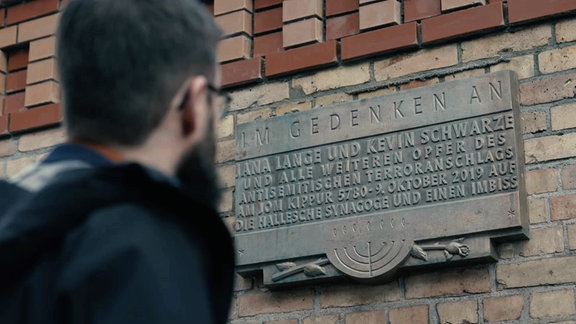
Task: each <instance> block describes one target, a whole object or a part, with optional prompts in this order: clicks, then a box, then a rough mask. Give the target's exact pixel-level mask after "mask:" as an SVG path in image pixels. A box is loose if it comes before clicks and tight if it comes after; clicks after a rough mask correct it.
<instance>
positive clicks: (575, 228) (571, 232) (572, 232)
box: [566, 224, 576, 250]
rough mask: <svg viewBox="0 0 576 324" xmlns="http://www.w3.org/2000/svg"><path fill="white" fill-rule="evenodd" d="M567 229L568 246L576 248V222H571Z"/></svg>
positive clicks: (571, 248) (572, 248)
mask: <svg viewBox="0 0 576 324" xmlns="http://www.w3.org/2000/svg"><path fill="white" fill-rule="evenodd" d="M566 229H567V232H568V248H569V249H570V250H576V224H569V225H567V226H566Z"/></svg>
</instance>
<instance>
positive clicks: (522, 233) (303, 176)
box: [234, 71, 527, 286]
mask: <svg viewBox="0 0 576 324" xmlns="http://www.w3.org/2000/svg"><path fill="white" fill-rule="evenodd" d="M516 87H517V86H516V79H515V75H514V74H513V73H512V72H508V71H505V72H498V73H494V74H489V75H486V76H484V77H480V78H475V79H469V80H464V81H455V82H450V83H444V84H439V85H436V86H432V87H427V88H422V89H415V90H410V91H406V92H400V93H397V94H394V95H389V96H383V97H379V98H373V99H370V100H364V101H358V102H354V103H351V104H347V105H339V106H333V107H328V108H322V109H318V110H317V111H314V110H312V111H308V112H302V113H294V114H290V115H286V116H282V117H278V118H272V119H269V120H264V121H257V122H252V123H249V124H243V125H239V126H238V129H237V132H236V134H237V163H236V177H237V179H236V191H235V213H236V221H235V224H234V230H235V232H236V233H235V239H236V245H237V248H238V261H239V271H240V272H241V273H242V271H248V270H250V271H254V270H255V269H256V270H258V269H260V270H263V271H264V272H265V279H266V278H268V279H269V282H267V283H268V284H269V285H271V286H273V285H275V284H278V285H280V284H293V283H298V282H300V281H302V282H304V281H312V280H313V279H318V278H322V279H326V278H329V277H331V276H334V277H338V275H334V274H335V273H336V274H339V275H349V276H352V277H356V278H359V279H366V280H370V279H378V278H380V279H381V278H386V277H388V276H391V275H393V274H394V271H396V270H397V269H398V268H400V267H402V266H408V264H409V263H411V264H413V265H414V266H418V265H417V264H415V263H418V262H421V266H425V265H426V264H429V263H434V262H435V263H442V262H444V263H449V262H452V261H453V260H455V259H458V260H473V259H486V257H487V256H489V255H490V254H491V251H490V248H489V247H488V248H482V249H480V248H479V249H477V251H474V250H473V249H472V247H471V246H470V245H469V244H466V241H467V238H466V237H469V239H468V240H469V241H470V242H472V241H473V240H476V241H478V237H479V236H483V237H484V240H491V239H492V238H496V237H497V238H498V239H506V238H523V237H526V235H527V234H526V230H527V226H526V213H525V197H524V194H523V191H524V180H523V172H522V170H523V149H522V142H521V137H520V133H519V125H518V120H519V119H518V105H517V101H516V96H517V94H516ZM434 240H436V241H437V242H435V243H434V242H432V241H434ZM438 240H444V241H443V242H438ZM489 245H490V244H488V246H489ZM483 246H486V245H483ZM463 251H464V252H465V253H464V252H463ZM434 253H436V254H434ZM432 255H435V256H436V257H435V258H436V259H433V258H431V256H432ZM442 255H444V257H442ZM309 257H312V258H313V259H310V260H304V259H306V258H309ZM299 259H302V261H303V263H302V264H299V263H297V261H298V260H299ZM409 259H413V260H409ZM431 260H432V261H431ZM434 260H436V261H434ZM408 261H411V262H408ZM268 263H270V264H272V263H274V264H275V268H274V267H267V266H266V265H267V264H268ZM327 267H328V268H330V269H332V271H326V270H325V269H327ZM267 272H272V273H267Z"/></svg>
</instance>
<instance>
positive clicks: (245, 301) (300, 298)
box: [237, 289, 314, 317]
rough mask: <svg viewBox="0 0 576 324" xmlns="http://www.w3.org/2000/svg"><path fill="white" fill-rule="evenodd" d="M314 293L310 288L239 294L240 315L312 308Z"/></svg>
mask: <svg viewBox="0 0 576 324" xmlns="http://www.w3.org/2000/svg"><path fill="white" fill-rule="evenodd" d="M313 296H314V293H313V291H312V290H310V289H300V290H290V291H279V292H250V293H246V294H242V295H240V296H238V299H237V303H238V315H239V316H240V317H242V316H251V315H257V314H266V313H280V312H294V311H299V310H310V309H312V308H313V307H314V299H313Z"/></svg>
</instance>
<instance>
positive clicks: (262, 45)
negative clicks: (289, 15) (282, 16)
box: [254, 31, 284, 56]
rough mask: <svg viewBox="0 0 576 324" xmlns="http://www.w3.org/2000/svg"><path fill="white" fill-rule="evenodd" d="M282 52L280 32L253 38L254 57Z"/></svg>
mask: <svg viewBox="0 0 576 324" xmlns="http://www.w3.org/2000/svg"><path fill="white" fill-rule="evenodd" d="M283 50H284V46H282V32H281V31H279V32H274V33H270V34H265V35H262V36H257V37H254V56H259V55H267V54H271V53H278V52H282V51H283Z"/></svg>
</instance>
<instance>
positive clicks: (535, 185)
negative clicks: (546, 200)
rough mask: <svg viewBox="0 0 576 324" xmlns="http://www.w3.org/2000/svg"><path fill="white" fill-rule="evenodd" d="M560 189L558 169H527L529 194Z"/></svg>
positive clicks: (527, 189) (527, 190)
mask: <svg viewBox="0 0 576 324" xmlns="http://www.w3.org/2000/svg"><path fill="white" fill-rule="evenodd" d="M556 189H558V176H557V175H556V169H542V170H531V171H526V192H527V193H528V194H529V195H533V194H540V193H544V192H554V191H556Z"/></svg>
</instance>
